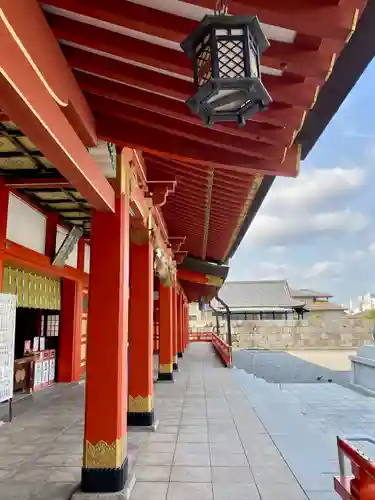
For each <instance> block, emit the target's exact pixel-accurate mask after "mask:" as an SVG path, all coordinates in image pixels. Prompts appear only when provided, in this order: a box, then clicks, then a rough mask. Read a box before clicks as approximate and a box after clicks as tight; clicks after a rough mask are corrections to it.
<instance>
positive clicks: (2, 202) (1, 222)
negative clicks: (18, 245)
mask: <svg viewBox="0 0 375 500" xmlns="http://www.w3.org/2000/svg"><path fill="white" fill-rule="evenodd" d="M8 205H9V189H7V188H6V187H5V186H4V185H3V184H0V293H1V292H2V291H3V277H4V250H5V241H6V237H7V222H8Z"/></svg>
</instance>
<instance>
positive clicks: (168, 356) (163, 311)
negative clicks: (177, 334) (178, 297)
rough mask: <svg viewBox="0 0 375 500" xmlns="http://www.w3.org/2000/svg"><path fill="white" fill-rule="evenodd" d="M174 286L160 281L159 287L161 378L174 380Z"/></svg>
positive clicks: (159, 376)
mask: <svg viewBox="0 0 375 500" xmlns="http://www.w3.org/2000/svg"><path fill="white" fill-rule="evenodd" d="M172 295H173V289H172V287H167V286H165V285H164V284H163V283H162V282H161V281H160V288H159V307H160V310H159V315H160V326H159V375H158V378H159V380H170V381H173V315H172Z"/></svg>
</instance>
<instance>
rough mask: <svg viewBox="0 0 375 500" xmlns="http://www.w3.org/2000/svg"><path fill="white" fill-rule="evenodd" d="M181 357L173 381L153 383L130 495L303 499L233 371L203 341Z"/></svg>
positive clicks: (179, 499)
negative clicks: (148, 424)
mask: <svg viewBox="0 0 375 500" xmlns="http://www.w3.org/2000/svg"><path fill="white" fill-rule="evenodd" d="M180 362H181V371H180V373H178V374H177V375H176V382H175V383H174V384H169V385H167V384H156V386H155V413H156V415H157V417H158V419H159V420H160V427H159V428H158V430H157V431H156V433H155V434H153V435H151V436H149V438H148V441H147V442H146V443H145V445H144V446H143V447H142V449H141V450H140V452H139V454H138V457H137V459H136V465H135V468H134V472H135V474H136V476H137V481H138V482H137V485H136V488H135V490H134V492H133V495H132V497H131V500H140V499H141V498H143V499H146V498H147V496H152V498H156V500H185V499H186V500H191V498H194V499H197V500H307V496H306V495H305V493H304V491H303V490H302V488H301V487H300V486H299V484H298V482H297V481H296V479H295V477H294V475H293V473H292V472H291V470H290V469H289V467H288V465H287V464H286V462H285V460H284V458H283V457H282V455H281V453H280V452H279V450H278V449H277V447H276V446H275V444H274V442H273V440H272V439H271V437H270V436H269V434H268V432H267V430H266V428H265V426H264V425H263V423H262V421H261V419H260V418H259V417H258V415H257V413H256V411H254V409H253V408H252V405H251V404H250V402H249V399H248V397H247V394H246V391H244V390H243V388H242V385H241V383H242V381H241V380H239V379H237V377H236V375H235V371H232V370H228V369H226V368H223V367H222V364H221V363H220V362H219V360H218V359H217V358H216V356H215V354H214V353H213V351H212V347H211V346H210V345H207V344H193V345H191V346H190V347H189V351H188V355H187V356H185V357H184V359H183V360H182V361H180ZM275 471H276V473H275Z"/></svg>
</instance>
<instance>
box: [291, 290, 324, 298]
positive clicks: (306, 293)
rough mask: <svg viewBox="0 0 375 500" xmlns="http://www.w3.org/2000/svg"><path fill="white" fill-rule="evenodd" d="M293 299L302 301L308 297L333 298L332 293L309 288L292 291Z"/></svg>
mask: <svg viewBox="0 0 375 500" xmlns="http://www.w3.org/2000/svg"><path fill="white" fill-rule="evenodd" d="M290 293H291V295H292V297H294V298H298V299H302V298H308V297H333V295H331V294H330V293H323V292H317V291H316V290H311V289H309V288H300V289H299V290H294V289H293V290H290Z"/></svg>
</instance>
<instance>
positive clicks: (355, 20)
mask: <svg viewBox="0 0 375 500" xmlns="http://www.w3.org/2000/svg"><path fill="white" fill-rule="evenodd" d="M358 21H359V9H355V11H354V14H353V21H352V26H351V28H350V31H349V35H348V36H347V38H346V40H345V43H348V42H349V41H350V39H351V37H352V36H353V33H354V32H355V30H356V29H357V24H358Z"/></svg>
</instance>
